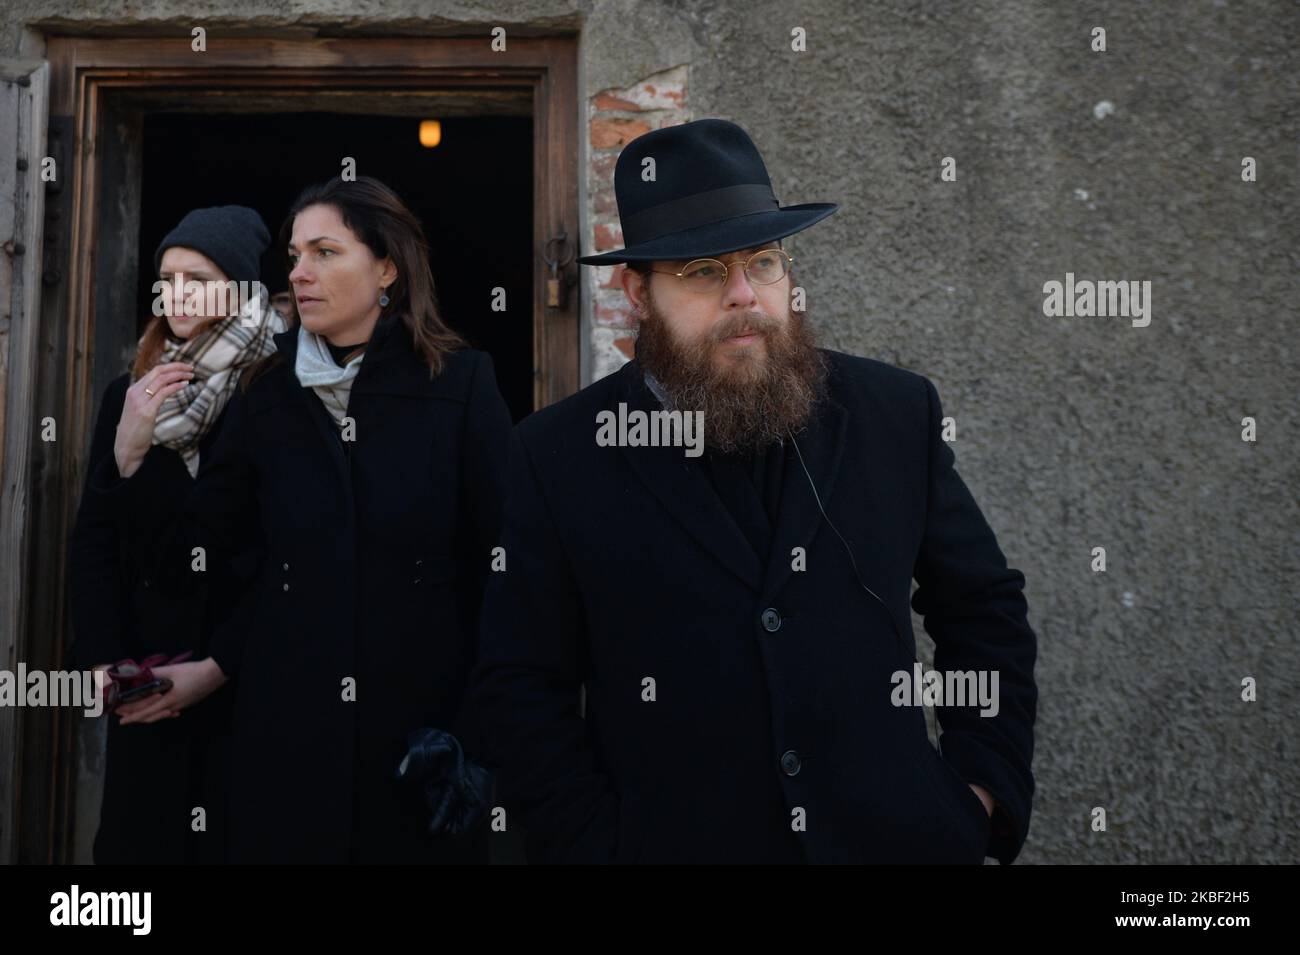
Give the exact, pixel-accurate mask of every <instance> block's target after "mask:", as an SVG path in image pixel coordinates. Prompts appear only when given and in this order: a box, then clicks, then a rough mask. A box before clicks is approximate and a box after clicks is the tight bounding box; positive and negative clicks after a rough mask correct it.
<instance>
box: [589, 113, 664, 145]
mask: <svg viewBox="0 0 1300 955" xmlns="http://www.w3.org/2000/svg"><path fill="white" fill-rule="evenodd" d="M648 132H650V127H649V126H648V125H647V124H646V123H643V122H641V121H640V120H639V119H617V118H611V119H604V118H599V117H598V118H596V119H593V120H592V121H591V145H592V146H593V147H594V148H596V149H612V148H614V147H615V146H626V145H627V144H628V143H630V142H631V141H632V140H634V139H636V138H637V137H638V136H640V135H642V134H644V133H648Z"/></svg>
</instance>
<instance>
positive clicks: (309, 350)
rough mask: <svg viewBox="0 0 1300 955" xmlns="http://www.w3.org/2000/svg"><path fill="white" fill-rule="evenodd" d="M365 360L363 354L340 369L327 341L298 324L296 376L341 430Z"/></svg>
mask: <svg viewBox="0 0 1300 955" xmlns="http://www.w3.org/2000/svg"><path fill="white" fill-rule="evenodd" d="M364 357H365V352H364V351H362V352H361V353H359V354H358V355H357V356H356V357H355V358H353V359H352V360H351V361H349V362H348V363H347V364H346V365H344V366H343V367H342V368H340V367H339V366H338V365H337V364H335V362H334V358H333V356H331V355H330V350H329V346H328V343H327V342H326V341H325V339H324V338H322V337H321V336H320V335H316V334H313V333H312V332H309V331H307V328H306V326H304V325H302V324H299V325H298V357H297V359H296V360H295V361H294V365H293V373H294V374H295V375H296V376H297V378H298V383H299V384H300V385H302V386H303V387H304V388H310V389H311V390H312V391H314V392H316V394H317V396H319V397H320V400H321V402H322V403H323V404H324V405H325V409H326V410H327V411H329V413H330V417H331V418H333V419H334V423H335V424H337V425H338V426H339V427H340V428H342V427H343V418H344V417H345V416H346V415H347V412H348V398H349V396H350V395H351V394H352V380H353V379H354V378H356V377H357V372H359V371H361V359H362V358H364Z"/></svg>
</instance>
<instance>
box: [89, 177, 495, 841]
mask: <svg viewBox="0 0 1300 955" xmlns="http://www.w3.org/2000/svg"><path fill="white" fill-rule="evenodd" d="M280 240H281V247H282V248H283V249H284V250H285V253H286V255H287V257H288V265H289V267H290V274H289V282H290V286H291V288H292V291H293V297H294V307H295V311H296V313H297V316H298V318H299V320H300V324H299V326H298V327H297V328H296V329H294V330H292V331H289V332H285V333H282V334H279V335H276V336H275V339H274V340H275V345H276V349H277V351H276V353H275V354H273V355H271V356H270V357H269V358H267V359H266V360H264V361H263V362H261V363H259V365H258V366H257V367H255V368H254V369H253V370H252V371H251V372H250V374H249V375H248V376H246V378H245V382H244V386H243V387H242V388H241V390H240V392H239V393H238V394H236V396H235V398H234V399H233V400H232V401H231V406H230V411H229V421H228V422H227V425H226V428H225V429H224V430H223V432H222V435H221V438H220V440H219V441H218V443H217V445H216V448H215V449H214V451H213V455H212V461H211V464H210V467H208V468H206V469H205V470H204V472H203V473H202V474H201V475H200V479H199V481H198V482H197V483H196V485H195V488H194V491H193V493H192V494H191V495H190V497H189V499H188V501H187V502H186V506H185V510H184V514H183V519H182V520H181V521H179V522H170V526H169V525H168V524H166V523H160V524H159V525H158V526H156V527H155V529H154V530H153V532H152V533H153V535H154V536H153V539H154V540H155V541H156V552H157V555H158V566H159V569H158V574H159V576H160V577H161V578H162V579H163V580H164V581H165V582H166V584H167V585H168V586H170V587H173V588H177V589H180V590H184V589H186V588H188V587H191V586H193V582H194V578H195V577H196V576H197V575H195V574H194V573H193V572H192V571H191V562H192V560H193V559H194V558H193V556H192V555H193V554H195V553H200V551H196V548H202V551H201V553H203V554H205V555H206V557H207V560H208V565H209V566H211V565H212V562H213V561H214V560H216V561H221V560H224V559H226V558H227V557H228V555H230V554H233V553H236V552H238V551H239V549H240V548H241V547H242V546H245V545H246V544H247V543H248V542H249V541H250V540H256V541H258V542H260V544H261V546H262V550H263V560H262V562H261V570H260V572H259V574H258V579H257V583H256V585H255V586H256V592H257V599H256V608H255V610H254V611H253V612H252V613H251V620H252V623H251V629H250V632H249V633H248V636H247V639H246V641H245V642H244V644H243V647H242V652H241V653H239V654H235V655H228V656H227V658H226V659H224V660H217V661H216V662H217V663H218V664H219V666H220V670H221V671H222V673H223V674H225V675H227V676H230V675H233V674H234V673H238V681H237V686H236V702H235V721H234V722H235V729H234V734H233V738H232V759H231V762H232V765H231V777H230V833H231V840H230V858H231V861H236V862H349V861H352V862H420V861H442V862H485V861H486V856H487V838H486V836H487V830H486V826H485V824H484V823H483V822H482V821H481V819H480V821H479V823H478V824H477V825H475V826H473V827H469V831H467V832H465V831H459V830H460V829H463V828H465V827H467V826H468V823H467V821H466V820H467V819H468V818H469V817H470V816H471V815H472V814H470V813H464V814H462V815H460V816H458V817H457V822H458V823H459V824H458V825H450V824H446V822H447V821H446V818H445V817H446V815H447V813H446V811H445V810H446V808H447V806H446V803H443V804H439V805H440V808H441V809H443V810H444V811H442V812H440V813H437V814H436V817H435V821H436V822H437V825H433V824H431V820H430V807H431V805H434V804H435V803H436V800H434V799H433V798H431V797H430V793H432V792H434V789H431V788H427V787H424V786H421V785H418V784H417V783H416V782H415V781H413V780H411V779H410V778H408V776H407V775H405V771H406V770H407V769H408V768H410V767H411V766H413V765H416V764H417V763H418V764H419V765H420V766H421V767H423V768H424V769H427V768H428V765H429V760H428V758H427V757H428V754H429V751H428V750H427V749H426V750H424V751H422V754H417V753H416V751H417V750H418V749H419V745H417V742H416V741H417V740H418V739H424V740H427V739H429V736H428V734H430V733H437V734H441V737H440V738H441V739H442V740H443V741H444V742H445V741H450V745H451V747H452V749H456V750H458V749H459V747H463V750H464V755H465V756H467V757H471V758H472V756H473V755H474V754H475V753H476V752H478V751H479V749H480V748H481V747H480V744H479V742H478V740H477V738H476V733H475V730H474V727H473V726H471V725H469V721H468V720H467V718H466V714H467V712H468V711H467V710H465V709H464V708H463V707H462V701H463V697H464V694H465V686H466V682H467V679H468V675H469V672H470V669H471V667H472V666H473V663H474V657H475V643H476V631H477V615H478V610H479V603H480V600H481V597H482V592H483V588H484V585H485V583H486V578H487V574H488V572H489V567H490V561H491V559H492V549H493V548H494V547H495V546H496V545H497V535H498V531H499V529H500V521H501V509H502V501H501V495H502V490H503V475H504V470H505V458H506V449H507V442H508V440H509V432H510V416H509V413H508V412H507V410H506V406H505V403H504V402H503V400H502V398H501V396H500V394H499V392H498V391H497V386H496V379H495V375H494V373H493V369H492V362H491V359H490V358H489V357H488V356H487V355H486V354H483V353H481V352H478V351H474V350H471V349H469V348H466V347H463V343H462V342H461V341H460V339H459V338H458V336H456V334H455V333H454V332H452V331H451V330H450V329H449V328H448V327H447V326H446V325H445V324H444V323H443V321H442V319H441V317H440V316H439V314H438V310H437V305H436V301H435V297H434V287H433V278H432V273H431V270H430V267H429V261H428V252H427V246H426V244H425V240H424V236H423V233H422V231H421V229H420V225H419V222H418V221H417V220H416V218H415V217H414V216H413V215H412V214H411V212H410V210H409V209H407V207H406V206H405V205H404V204H403V203H402V201H401V200H400V199H399V198H398V197H397V196H396V194H394V193H393V192H392V191H391V190H390V189H388V188H387V187H386V186H384V185H383V184H382V183H380V182H377V181H376V180H374V179H370V178H366V177H359V178H358V179H357V180H356V181H351V182H344V181H342V180H340V179H335V180H331V181H330V182H328V183H326V184H324V185H320V186H315V187H312V188H310V189H308V190H306V191H305V192H304V193H303V194H302V196H300V197H299V199H298V200H297V201H296V202H295V203H294V205H293V208H292V210H291V211H290V213H289V216H288V218H287V219H286V221H285V224H284V227H283V229H282V230H281V233H280ZM139 451H140V449H139V447H138V446H137V447H135V448H119V453H118V455H117V465H118V471H119V474H118V475H115V476H114V478H115V479H114V480H106V481H104V482H103V483H102V484H99V485H98V486H94V485H92V486H93V489H94V490H95V492H96V493H97V494H98V495H99V496H100V497H101V499H102V503H103V505H104V506H105V507H106V508H108V509H112V510H120V509H123V508H126V507H128V506H129V503H128V502H130V501H131V500H132V499H136V498H139V497H141V496H147V495H148V494H149V493H150V491H149V488H150V483H151V482H150V479H149V477H148V475H147V474H146V467H147V462H146V466H140V464H139ZM204 662H205V663H206V661H204ZM165 700H166V696H165V695H164V696H163V697H160V698H159V699H158V700H157V701H156V702H154V703H152V704H147V705H152V706H154V707H158V708H161V707H164V706H166V705H167V704H166V703H165V702H164V701H165ZM182 702H183V701H182ZM145 713H146V715H147V713H148V711H145ZM421 733H423V734H424V735H423V736H421V735H420V734H421ZM441 752H442V753H443V755H450V756H452V757H454V756H458V755H460V753H459V752H454V753H453V752H452V751H451V750H447V749H445V748H444V749H443V750H442V751H441ZM412 756H416V759H415V761H414V762H412V759H411V757H412ZM427 778H428V777H427V776H426V779H427ZM451 788H453V789H455V788H456V787H451ZM449 791H450V790H449V789H447V788H444V789H443V790H442V792H443V793H444V794H446V793H447V792H449ZM457 791H459V790H458V789H457ZM450 802H452V803H454V802H455V800H451V801H450Z"/></svg>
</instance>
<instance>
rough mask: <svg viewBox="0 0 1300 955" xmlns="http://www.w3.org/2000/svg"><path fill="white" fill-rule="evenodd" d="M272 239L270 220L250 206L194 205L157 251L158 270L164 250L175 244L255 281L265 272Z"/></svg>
mask: <svg viewBox="0 0 1300 955" xmlns="http://www.w3.org/2000/svg"><path fill="white" fill-rule="evenodd" d="M270 241H271V234H270V232H268V231H267V229H266V223H265V222H263V221H262V217H261V216H260V215H258V214H257V210H256V209H250V208H248V207H247V206H212V207H211V208H208V209H194V210H191V211H190V212H187V213H186V214H185V218H184V219H182V220H181V221H180V224H179V225H178V226H176V228H174V229H172V231H171V232H168V233H167V237H166V238H165V239H163V240H162V242H161V243H160V244H159V246H158V251H157V252H156V253H154V257H153V267H154V274H157V272H158V269H159V268H160V267H161V266H162V257H163V253H164V252H166V251H167V250H168V249H170V248H171V247H172V246H174V245H180V246H184V247H185V248H187V249H194V250H195V251H196V252H202V253H203V254H204V255H206V256H207V257H208V258H210V259H211V260H212V261H213V262H215V263H216V264H217V265H218V266H219V267H220V269H221V271H223V272H225V273H226V278H228V279H232V280H233V281H236V282H255V281H257V280H258V279H260V278H261V276H262V253H263V252H265V251H266V247H267V245H268V244H269V243H270Z"/></svg>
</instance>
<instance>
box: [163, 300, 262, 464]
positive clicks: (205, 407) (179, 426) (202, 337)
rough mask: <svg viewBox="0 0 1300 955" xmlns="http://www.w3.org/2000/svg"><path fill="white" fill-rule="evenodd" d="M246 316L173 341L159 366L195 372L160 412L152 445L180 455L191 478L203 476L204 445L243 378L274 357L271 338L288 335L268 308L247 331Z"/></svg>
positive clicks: (242, 315)
mask: <svg viewBox="0 0 1300 955" xmlns="http://www.w3.org/2000/svg"><path fill="white" fill-rule="evenodd" d="M253 301H254V302H257V299H254V300H253ZM250 304H251V303H250ZM257 307H259V308H263V306H257ZM245 314H247V311H246V310H245V311H244V312H240V313H238V314H235V315H231V316H230V317H229V318H223V319H220V320H218V321H216V322H213V323H212V324H211V325H209V326H208V327H207V328H205V329H203V331H201V332H199V333H198V334H197V335H195V336H194V337H193V338H191V339H190V340H189V341H184V342H173V341H171V340H170V339H168V341H167V343H166V344H165V345H164V346H163V352H162V357H161V358H160V359H159V364H165V363H166V362H170V361H183V362H187V363H189V364H191V365H193V366H194V377H193V378H191V379H190V380H189V382H188V383H187V384H186V385H185V387H184V388H182V389H181V390H180V391H178V392H176V393H175V394H174V395H172V396H171V397H170V398H168V399H167V400H166V401H164V402H163V403H162V406H161V407H160V408H159V409H158V419H157V421H156V422H155V423H154V428H153V443H154V444H161V445H163V446H164V447H168V448H171V449H172V450H173V451H177V452H179V453H180V455H181V457H182V458H183V459H184V460H185V466H186V467H187V468H188V469H189V472H190V476H191V477H197V476H198V473H199V442H201V441H202V440H203V436H204V435H205V434H207V432H208V429H209V428H211V427H212V424H213V422H215V421H216V420H217V418H218V417H220V415H221V411H222V409H223V408H225V407H226V402H227V401H229V400H230V396H231V395H232V394H233V393H234V391H235V386H236V385H237V384H238V383H239V376H240V374H241V373H242V372H243V371H244V369H245V368H247V367H248V366H249V365H251V364H252V363H253V362H255V361H257V360H258V359H260V358H263V357H265V356H266V355H269V354H271V353H272V352H273V351H275V342H273V341H271V336H272V335H274V334H276V333H278V332H282V331H284V330H285V322H284V319H283V318H281V317H280V313H279V312H277V311H275V309H273V308H271V307H270V305H269V304H267V305H265V306H264V310H263V312H262V318H261V320H260V321H258V322H257V324H256V325H254V326H252V327H245V326H244V325H243V318H244V315H245Z"/></svg>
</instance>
